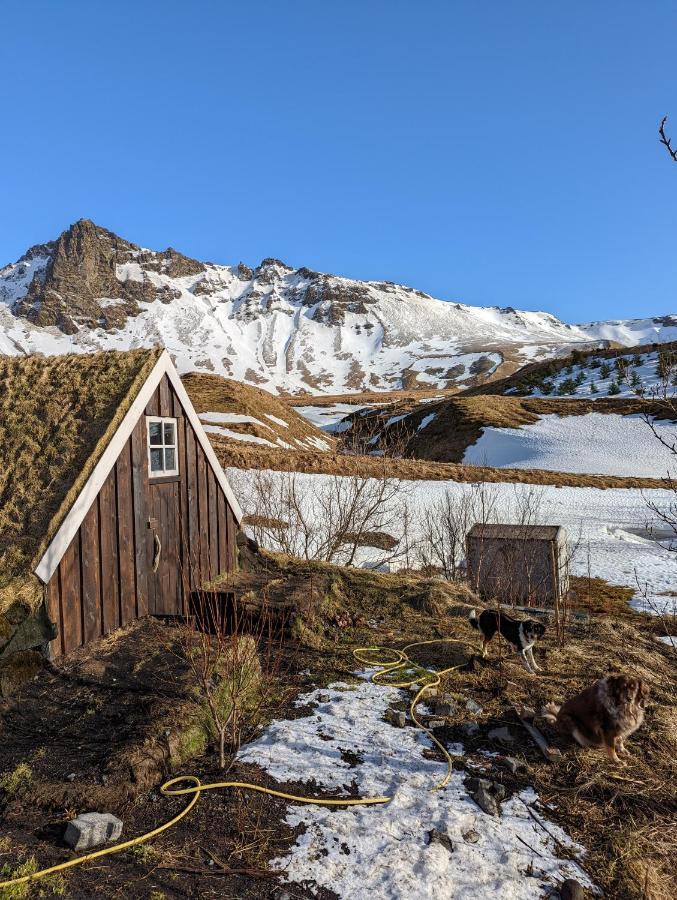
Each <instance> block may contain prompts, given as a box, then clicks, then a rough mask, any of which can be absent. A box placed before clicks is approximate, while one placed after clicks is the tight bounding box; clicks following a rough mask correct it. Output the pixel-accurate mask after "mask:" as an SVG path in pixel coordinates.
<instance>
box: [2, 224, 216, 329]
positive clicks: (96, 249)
mask: <svg viewBox="0 0 677 900" xmlns="http://www.w3.org/2000/svg"><path fill="white" fill-rule="evenodd" d="M37 249H39V250H40V251H44V250H47V251H48V255H49V261H48V263H47V266H46V268H45V269H44V271H40V272H36V273H35V275H34V276H33V279H32V281H31V282H30V285H29V287H28V290H27V292H26V293H25V295H24V296H23V297H22V298H20V300H19V301H18V302H17V304H16V307H15V312H16V314H18V315H20V316H25V317H26V318H27V319H28V320H29V321H31V322H33V323H34V324H36V325H43V326H44V325H56V326H57V327H58V328H60V329H61V330H62V331H64V332H65V333H66V334H74V333H75V332H77V331H78V328H79V327H81V326H86V327H89V328H93V327H97V326H102V327H104V328H107V329H110V328H115V327H120V326H121V325H123V324H124V322H125V321H126V319H127V317H128V316H135V315H138V313H139V311H140V308H139V305H138V304H139V302H140V301H144V302H151V301H153V300H156V299H163V300H166V299H171V298H172V296H174V293H173V291H172V290H171V289H168V288H167V286H164V285H158V284H156V283H154V282H153V281H152V280H151V279H150V278H149V276H148V272H158V273H163V274H166V275H168V276H169V277H171V278H178V277H182V276H185V275H195V274H198V273H199V272H202V271H204V269H205V266H204V264H203V263H200V262H198V261H197V260H193V259H190V258H189V257H187V256H184V255H183V254H182V253H179V252H178V251H177V250H174V249H173V248H171V247H170V248H168V249H167V250H165V251H164V252H162V253H156V252H154V251H151V250H143V249H142V248H141V247H139V246H138V245H137V244H133V243H131V242H130V241H126V240H124V238H121V237H118V235H116V234H114V233H113V232H112V231H108V230H107V229H105V228H102V227H101V226H100V225H96V224H95V223H94V222H92V221H91V220H90V219H79V220H78V221H77V222H75V223H74V224H73V225H71V226H70V228H68V229H66V231H64V232H62V234H60V235H59V237H58V238H57V239H56V241H53V242H52V243H51V244H48V245H41V247H40V248H33V250H37ZM30 252H31V251H29V253H30ZM129 263H136V264H137V267H136V271H135V272H133V273H132V272H131V271H129V268H128V265H127V264H129ZM126 267H127V268H126Z"/></svg>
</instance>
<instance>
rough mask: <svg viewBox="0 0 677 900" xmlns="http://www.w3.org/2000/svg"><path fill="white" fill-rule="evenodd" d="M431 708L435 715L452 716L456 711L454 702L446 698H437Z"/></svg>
mask: <svg viewBox="0 0 677 900" xmlns="http://www.w3.org/2000/svg"><path fill="white" fill-rule="evenodd" d="M433 710H434V712H435V715H436V716H453V715H454V713H455V712H456V704H455V703H454V702H453V701H452V702H449V701H448V700H438V701H437V702H436V703H435V704H433Z"/></svg>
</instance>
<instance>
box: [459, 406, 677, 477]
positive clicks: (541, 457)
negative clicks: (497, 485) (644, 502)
mask: <svg viewBox="0 0 677 900" xmlns="http://www.w3.org/2000/svg"><path fill="white" fill-rule="evenodd" d="M656 429H657V430H658V431H659V432H660V434H661V435H662V436H664V437H665V438H666V439H667V440H671V441H675V440H677V425H674V424H672V423H666V422H657V423H656ZM629 448H632V450H631V452H629ZM463 462H464V463H471V464H474V465H487V466H497V467H499V468H507V467H511V468H516V469H548V470H551V471H554V472H587V473H591V474H600V475H628V476H639V477H641V476H649V477H653V478H663V477H665V475H666V474H667V473H668V471H670V470H674V469H675V457H674V456H672V455H671V454H670V452H669V451H668V450H667V449H666V448H665V447H663V446H662V445H661V444H660V442H659V441H658V440H656V438H655V436H654V435H653V434H652V432H651V429H650V428H649V426H648V425H647V424H646V422H644V420H643V419H642V418H641V416H619V415H615V414H609V415H603V414H602V413H587V414H586V415H584V416H566V417H561V416H557V415H551V416H543V417H542V418H541V419H540V420H539V421H538V422H536V423H534V424H533V425H523V426H522V427H521V428H485V429H484V430H483V433H482V435H481V437H480V438H479V440H478V441H477V442H476V443H475V444H473V445H472V447H468V449H467V450H466V452H465V456H464V457H463Z"/></svg>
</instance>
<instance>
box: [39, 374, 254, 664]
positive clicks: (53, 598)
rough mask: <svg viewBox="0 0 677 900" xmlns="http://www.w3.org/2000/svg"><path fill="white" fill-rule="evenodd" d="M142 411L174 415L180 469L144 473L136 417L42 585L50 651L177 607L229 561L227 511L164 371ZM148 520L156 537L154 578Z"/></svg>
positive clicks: (233, 526) (231, 526) (231, 537)
mask: <svg viewBox="0 0 677 900" xmlns="http://www.w3.org/2000/svg"><path fill="white" fill-rule="evenodd" d="M146 415H158V416H159V415H161V416H174V417H176V419H177V431H178V453H179V476H178V478H176V479H167V480H163V481H162V483H157V482H156V483H154V482H153V479H149V478H148V461H147V447H146V421H145V417H141V419H140V420H139V422H138V424H137V426H136V427H135V429H134V432H133V433H132V436H131V437H130V439H129V440H128V441H127V443H126V444H125V446H124V448H123V450H122V451H121V453H120V456H119V457H118V459H117V462H116V463H115V466H114V467H113V469H112V470H111V472H110V474H109V476H108V478H107V479H106V481H105V483H104V485H103V486H102V488H101V491H100V492H99V495H98V496H97V498H96V500H95V501H94V503H93V504H92V506H91V508H90V510H89V512H88V513H87V515H86V516H85V519H84V521H83V523H82V525H81V526H80V529H79V531H78V533H77V534H76V535H75V537H74V538H73V540H72V542H71V544H70V546H69V547H68V550H67V551H66V553H65V554H64V557H63V559H62V560H61V562H60V564H59V566H58V568H57V570H56V571H55V573H54V575H53V576H52V578H51V580H50V582H49V584H48V585H47V591H46V593H47V605H48V610H49V612H50V617H51V618H52V621H54V622H55V624H56V625H57V628H58V632H59V634H58V636H57V638H56V639H55V640H54V641H53V642H52V652H53V654H54V655H55V656H56V655H59V654H62V653H69V652H70V651H71V650H74V649H75V648H76V647H80V646H82V645H83V644H87V643H89V642H90V641H93V640H96V639H98V638H100V637H102V636H103V635H105V634H108V633H109V632H110V631H112V630H113V629H114V628H117V627H119V626H121V625H126V624H128V623H129V622H131V621H133V620H134V619H136V618H140V617H142V616H145V615H148V614H150V615H153V614H158V615H166V614H177V615H180V614H185V613H186V612H187V607H188V596H187V594H188V592H189V591H191V590H196V589H198V588H199V587H200V586H201V585H203V584H204V583H205V582H209V581H212V580H213V579H214V578H216V577H217V576H218V575H220V574H222V573H225V572H229V571H232V570H233V569H234V568H235V563H236V532H237V523H236V520H235V516H234V515H233V511H232V509H231V508H230V505H229V504H228V501H227V499H226V497H225V495H224V493H223V491H222V490H221V487H220V486H219V484H218V482H217V480H216V477H215V476H214V473H213V471H212V469H211V466H210V465H209V462H208V460H207V457H206V455H205V453H204V451H203V449H202V447H201V446H200V444H199V442H198V440H197V438H196V435H195V432H194V430H193V428H192V426H191V424H190V422H189V421H188V420H187V419H186V417H185V416H184V415H183V409H182V407H181V404H180V402H179V399H178V397H177V396H176V394H175V392H174V390H173V389H172V386H171V383H170V382H169V380H168V379H167V378H166V377H165V378H163V380H162V382H161V383H160V386H159V387H158V390H157V391H156V392H155V394H154V395H153V398H152V399H151V401H150V403H149V404H148V406H147V407H146ZM149 519H155V520H156V522H157V527H158V530H159V532H160V533H161V536H162V537H163V538H164V540H163V542H162V543H163V551H162V556H161V566H160V568H159V570H158V573H157V575H155V574H154V573H153V572H152V561H153V552H154V543H153V531H152V529H150V528H149V527H148V520H149Z"/></svg>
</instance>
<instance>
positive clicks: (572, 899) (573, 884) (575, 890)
mask: <svg viewBox="0 0 677 900" xmlns="http://www.w3.org/2000/svg"><path fill="white" fill-rule="evenodd" d="M559 895H560V897H561V898H562V900H585V896H586V894H585V888H584V887H583V885H582V884H579V883H578V882H577V881H576V880H575V879H574V878H567V879H566V880H565V881H563V882H562V884H561V885H560V887H559Z"/></svg>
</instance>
